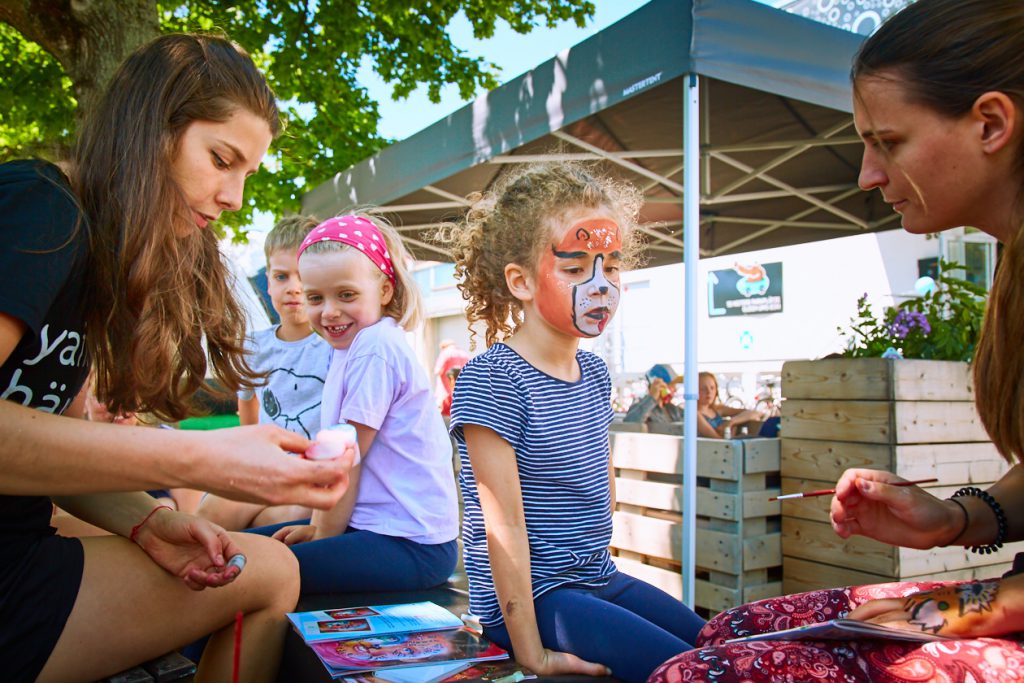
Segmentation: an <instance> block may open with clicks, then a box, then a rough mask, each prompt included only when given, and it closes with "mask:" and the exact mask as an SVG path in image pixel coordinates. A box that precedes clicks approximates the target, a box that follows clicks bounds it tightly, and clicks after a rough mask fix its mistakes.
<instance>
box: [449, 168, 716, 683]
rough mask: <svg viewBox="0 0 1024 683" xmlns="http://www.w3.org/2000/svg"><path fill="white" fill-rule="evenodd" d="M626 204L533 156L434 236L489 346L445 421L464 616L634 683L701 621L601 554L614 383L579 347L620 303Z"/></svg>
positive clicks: (554, 665)
mask: <svg viewBox="0 0 1024 683" xmlns="http://www.w3.org/2000/svg"><path fill="white" fill-rule="evenodd" d="M638 207H639V195H638V193H637V191H636V190H635V189H634V188H632V187H628V186H621V185H618V184H615V183H612V182H611V181H609V180H607V179H604V178H599V177H596V176H594V175H592V174H591V173H589V172H588V171H587V170H584V169H581V168H580V167H577V166H572V165H567V164H555V165H546V166H535V167H530V168H527V169H526V170H525V171H522V172H521V173H520V174H518V175H515V176H512V177H509V178H506V179H504V180H503V181H501V182H499V183H498V184H497V186H496V187H495V188H494V189H493V190H492V191H491V192H489V193H488V194H487V195H486V196H482V197H480V198H478V200H477V201H476V202H475V204H474V205H473V207H472V208H471V210H470V211H469V213H468V214H467V218H466V220H465V221H464V222H463V223H462V224H460V225H458V226H450V227H449V228H448V229H447V230H446V231H445V233H443V234H444V235H445V236H446V237H447V239H448V241H449V243H450V245H451V248H452V251H453V253H454V255H455V258H456V274H457V276H458V277H459V278H460V279H461V284H460V285H459V287H460V289H461V290H462V294H463V297H464V298H465V299H466V300H467V301H468V306H467V312H468V317H469V321H470V323H471V324H472V323H474V322H477V321H482V322H484V323H485V325H486V340H487V345H488V347H489V348H488V349H487V351H486V352H485V353H483V354H481V355H479V356H477V357H476V358H474V359H473V360H471V361H470V362H469V363H468V364H467V365H466V366H465V368H463V370H462V372H461V374H460V375H459V380H458V382H457V383H456V385H455V396H454V400H453V402H452V415H451V433H452V436H453V438H454V439H455V440H456V442H457V444H458V448H459V457H460V459H461V461H462V471H461V474H460V481H459V483H460V486H461V487H462V494H463V499H464V502H465V522H464V527H463V547H464V553H465V554H464V559H465V566H466V573H467V575H468V576H469V593H470V610H471V611H472V612H473V613H474V614H475V615H477V616H478V617H479V618H480V622H481V624H482V625H483V627H484V633H485V635H487V636H488V637H489V638H491V639H492V640H494V641H495V642H497V643H498V644H499V645H501V646H502V647H505V648H509V649H511V650H512V653H513V655H514V656H515V658H516V660H517V661H518V662H520V663H521V664H523V665H525V666H527V667H529V668H530V669H532V670H534V671H536V672H537V673H538V674H541V675H553V674H573V673H575V674H590V675H609V673H610V674H612V675H614V676H615V677H617V678H619V679H622V680H625V681H630V682H637V683H639V682H642V681H644V680H646V678H647V676H648V675H649V674H650V673H651V671H653V669H654V668H655V667H656V666H657V665H658V664H660V663H661V661H663V659H664V658H665V657H668V656H671V655H674V654H677V653H679V652H682V651H684V650H688V649H690V647H691V646H690V643H692V642H693V639H694V638H695V636H696V634H697V631H699V630H700V628H701V627H702V626H703V624H704V622H703V620H702V619H701V618H700V617H698V616H697V615H695V614H694V613H693V612H691V611H690V610H689V609H688V608H687V607H685V606H684V605H682V604H681V603H680V602H679V601H678V600H676V599H674V598H672V597H671V596H669V595H668V594H666V593H664V592H662V591H660V590H658V589H656V588H654V587H653V586H650V585H648V584H646V583H644V582H642V581H638V580H636V579H633V578H631V577H628V576H626V575H624V574H621V573H619V572H617V571H616V569H615V565H614V564H613V563H612V561H611V558H610V556H609V553H608V545H609V542H610V540H611V530H612V523H611V513H612V509H613V507H614V496H613V492H612V482H613V477H614V470H613V469H612V466H611V461H610V453H609V446H608V425H609V423H610V422H611V419H612V408H611V379H610V376H609V374H608V369H607V367H605V364H604V362H603V361H601V359H600V358H598V357H597V356H596V355H594V354H592V353H588V352H585V351H581V350H580V349H579V342H580V339H583V338H592V337H596V336H598V335H600V334H601V332H603V331H604V329H605V327H606V326H607V325H608V322H609V321H610V320H611V318H612V316H613V315H614V314H615V311H616V309H617V308H618V304H619V291H620V284H619V271H620V269H621V268H623V267H625V266H627V265H629V264H631V263H632V262H633V260H634V253H635V250H636V241H635V240H634V233H633V227H634V221H635V220H636V215H637V209H638ZM471 329H472V328H471Z"/></svg>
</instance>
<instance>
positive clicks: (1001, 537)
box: [951, 486, 1008, 555]
mask: <svg viewBox="0 0 1024 683" xmlns="http://www.w3.org/2000/svg"><path fill="white" fill-rule="evenodd" d="M963 496H974V497H975V498H980V499H981V500H982V502H984V503H985V504H986V505H988V506H989V508H991V510H992V514H994V515H995V516H996V529H997V530H996V540H995V541H994V542H992V543H989V544H988V545H975V546H971V552H972V553H981V554H982V555H988V554H989V553H994V552H995V551H997V550H999V549H1000V548H1002V547H1003V543H1004V542H1005V541H1006V532H1007V528H1008V523H1007V521H1006V513H1005V512H1003V506H1002V505H1000V504H999V502H998V501H997V500H996V499H995V498H993V497H992V496H991V495H990V494H989V493H988V492H987V491H982V490H981V489H979V488H978V487H977V486H965V487H963V488H962V489H960V490H959V491H957V492H956V493H954V494H953V496H952V498H960V497H963ZM952 498H951V500H952Z"/></svg>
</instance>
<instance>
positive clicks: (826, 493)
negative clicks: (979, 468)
mask: <svg viewBox="0 0 1024 683" xmlns="http://www.w3.org/2000/svg"><path fill="white" fill-rule="evenodd" d="M936 481H938V479H936V478H934V477H932V478H931V479H918V480H917V481H897V482H893V483H891V484H889V486H915V485H917V484H931V483H933V482H936ZM882 483H883V484H884V483H886V482H882ZM835 492H836V490H835V489H819V490H817V491H804V492H803V493H787V494H786V495H784V496H772V497H771V498H769V499H768V500H769V501H773V500H789V499H791V498H813V497H814V496H831V495H832V494H833V493H835Z"/></svg>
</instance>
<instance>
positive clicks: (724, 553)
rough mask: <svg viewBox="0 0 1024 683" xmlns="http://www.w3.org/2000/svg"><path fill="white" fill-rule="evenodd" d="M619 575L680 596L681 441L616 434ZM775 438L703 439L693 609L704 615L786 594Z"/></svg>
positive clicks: (615, 549)
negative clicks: (636, 579) (783, 581)
mask: <svg viewBox="0 0 1024 683" xmlns="http://www.w3.org/2000/svg"><path fill="white" fill-rule="evenodd" d="M611 438H612V458H613V462H614V465H615V469H616V479H615V486H616V500H617V506H616V512H615V515H614V521H615V528H614V532H613V534H612V552H613V554H614V556H615V557H614V559H615V563H616V565H618V567H619V569H621V570H622V571H624V572H626V573H627V574H631V575H633V576H636V577H637V578H640V579H643V580H645V581H648V582H649V583H652V584H654V585H655V586H658V587H659V588H661V589H662V590H664V591H666V592H667V593H669V594H670V595H674V596H675V597H677V598H681V597H682V579H681V573H680V572H681V557H682V553H681V545H682V462H683V440H682V437H679V436H673V435H666V434H643V433H624V432H617V433H616V432H613V433H612V435H611ZM778 477H779V441H778V439H743V440H731V441H724V440H718V439H698V440H697V537H696V545H697V549H696V561H697V567H696V575H697V580H696V584H695V596H694V598H695V603H696V606H697V607H698V608H701V609H702V610H704V611H705V612H707V613H717V612H720V611H722V610H724V609H727V608H729V607H733V606H735V605H739V604H742V603H744V602H749V601H751V600H758V599H761V598H765V597H771V596H774V595H779V594H781V592H782V582H781V569H782V546H781V533H780V525H781V518H780V512H781V506H780V505H779V503H778V501H776V502H769V500H768V499H769V498H770V497H772V496H774V495H777V494H778V491H779V488H778Z"/></svg>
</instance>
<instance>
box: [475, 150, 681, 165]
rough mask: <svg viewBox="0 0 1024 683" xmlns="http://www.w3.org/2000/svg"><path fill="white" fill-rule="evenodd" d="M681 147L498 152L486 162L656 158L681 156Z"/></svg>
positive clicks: (509, 162)
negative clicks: (521, 152) (610, 150)
mask: <svg viewBox="0 0 1024 683" xmlns="http://www.w3.org/2000/svg"><path fill="white" fill-rule="evenodd" d="M681 156H683V150H681V149H637V150H625V151H622V152H605V153H604V154H602V155H598V154H594V153H591V152H563V153H560V154H499V155H498V156H496V157H491V158H490V159H488V160H487V162H486V163H488V164H532V163H535V162H544V161H597V160H600V159H609V158H615V159H658V158H664V157H681Z"/></svg>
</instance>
